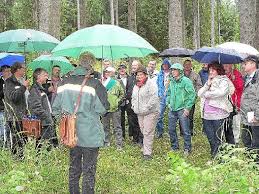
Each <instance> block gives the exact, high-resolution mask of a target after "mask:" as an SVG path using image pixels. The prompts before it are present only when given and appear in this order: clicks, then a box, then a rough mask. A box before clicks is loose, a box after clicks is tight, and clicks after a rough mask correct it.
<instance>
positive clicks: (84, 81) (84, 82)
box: [74, 76, 89, 114]
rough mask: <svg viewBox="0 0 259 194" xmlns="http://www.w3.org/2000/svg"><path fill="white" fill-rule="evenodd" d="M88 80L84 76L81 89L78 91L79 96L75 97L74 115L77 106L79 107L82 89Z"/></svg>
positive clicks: (87, 77)
mask: <svg viewBox="0 0 259 194" xmlns="http://www.w3.org/2000/svg"><path fill="white" fill-rule="evenodd" d="M88 80H89V76H86V77H85V78H84V80H83V82H82V84H81V89H80V92H79V95H78V97H77V101H76V104H75V110H74V114H76V113H77V111H78V108H79V105H80V101H81V97H82V94H83V88H84V86H85V84H86V82H87V81H88Z"/></svg>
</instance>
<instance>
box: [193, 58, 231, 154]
mask: <svg viewBox="0 0 259 194" xmlns="http://www.w3.org/2000/svg"><path fill="white" fill-rule="evenodd" d="M234 91H235V87H234V85H233V84H232V82H231V81H230V80H229V79H228V77H227V76H226V75H225V71H224V68H223V66H222V65H220V64H218V63H213V64H209V79H208V81H207V82H206V84H205V85H204V86H203V87H202V88H201V89H200V90H199V91H198V96H199V97H201V112H202V114H201V117H202V118H203V119H204V129H205V133H206V135H207V138H208V141H209V143H210V148H211V155H212V157H215V156H216V154H217V152H218V148H219V146H220V145H221V142H222V137H223V132H224V122H225V120H226V118H228V117H229V114H230V113H231V112H232V111H233V107H232V104H231V102H230V100H229V96H231V95H232V94H233V93H234Z"/></svg>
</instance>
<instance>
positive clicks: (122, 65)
mask: <svg viewBox="0 0 259 194" xmlns="http://www.w3.org/2000/svg"><path fill="white" fill-rule="evenodd" d="M121 68H124V69H127V66H126V65H125V64H120V66H119V69H121Z"/></svg>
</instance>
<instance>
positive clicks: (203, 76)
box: [199, 69, 209, 86]
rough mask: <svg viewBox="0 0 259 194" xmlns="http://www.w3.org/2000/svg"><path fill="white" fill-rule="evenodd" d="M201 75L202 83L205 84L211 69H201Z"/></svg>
mask: <svg viewBox="0 0 259 194" xmlns="http://www.w3.org/2000/svg"><path fill="white" fill-rule="evenodd" d="M199 75H200V77H201V82H202V85H203V86H204V84H205V83H206V82H207V81H208V77H209V71H206V70H204V69H202V70H200V72H199Z"/></svg>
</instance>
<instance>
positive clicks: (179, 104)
mask: <svg viewBox="0 0 259 194" xmlns="http://www.w3.org/2000/svg"><path fill="white" fill-rule="evenodd" d="M195 98H196V93H195V89H194V87H193V83H192V81H191V80H190V79H189V78H187V77H185V76H184V75H183V73H182V72H181V77H180V79H179V80H175V79H174V78H171V79H170V84H169V87H168V91H167V98H166V104H167V105H168V106H169V108H170V110H172V111H179V110H182V109H188V110H191V108H192V106H193V105H194V103H195Z"/></svg>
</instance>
